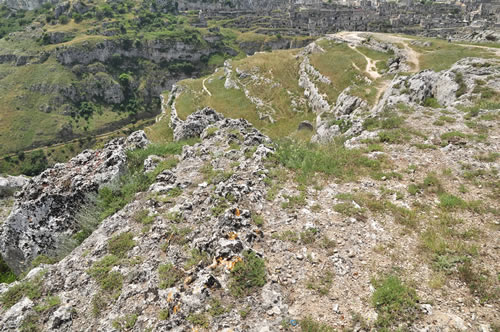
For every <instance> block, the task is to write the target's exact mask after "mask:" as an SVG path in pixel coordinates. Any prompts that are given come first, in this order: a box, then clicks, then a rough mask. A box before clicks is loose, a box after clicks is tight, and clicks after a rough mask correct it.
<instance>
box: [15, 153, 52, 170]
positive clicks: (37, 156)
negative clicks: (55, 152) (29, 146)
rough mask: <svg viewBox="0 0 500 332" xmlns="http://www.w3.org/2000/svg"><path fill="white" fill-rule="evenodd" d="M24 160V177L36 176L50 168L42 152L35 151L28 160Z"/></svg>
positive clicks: (22, 167) (22, 168) (22, 166)
mask: <svg viewBox="0 0 500 332" xmlns="http://www.w3.org/2000/svg"><path fill="white" fill-rule="evenodd" d="M23 156H24V154H23ZM20 160H21V159H20ZM22 160H23V162H22V164H21V173H22V174H24V175H28V176H35V175H38V174H40V173H42V172H43V171H44V170H45V169H46V168H47V167H49V162H48V160H47V157H46V156H45V153H44V152H43V151H42V150H35V151H33V152H32V153H30V154H29V155H28V158H24V157H23V159H22Z"/></svg>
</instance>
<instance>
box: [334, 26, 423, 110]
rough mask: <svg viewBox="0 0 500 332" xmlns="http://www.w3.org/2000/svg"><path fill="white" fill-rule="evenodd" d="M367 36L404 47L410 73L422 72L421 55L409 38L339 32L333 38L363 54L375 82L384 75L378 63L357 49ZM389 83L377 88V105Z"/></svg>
mask: <svg viewBox="0 0 500 332" xmlns="http://www.w3.org/2000/svg"><path fill="white" fill-rule="evenodd" d="M367 35H369V36H374V37H375V38H377V39H378V40H380V41H383V42H386V43H392V44H396V43H397V44H401V45H403V50H404V53H405V55H406V62H407V63H408V65H409V66H410V67H411V69H410V72H413V73H416V72H418V71H420V61H419V56H420V54H419V53H418V52H416V51H415V50H414V49H412V48H411V47H410V46H409V45H408V41H411V39H409V38H405V37H400V36H394V35H388V34H384V33H373V32H357V31H342V32H339V33H337V34H335V35H332V36H334V37H337V38H341V39H343V40H344V41H345V42H347V43H348V46H349V47H350V48H351V49H352V50H354V51H356V52H357V53H359V54H361V55H362V56H363V57H364V58H365V60H366V62H367V64H366V68H365V71H366V72H367V73H368V75H370V77H371V78H372V79H373V80H376V79H378V78H380V77H382V75H380V74H379V73H378V72H377V68H376V64H377V61H374V60H372V59H370V58H369V57H367V56H366V55H365V54H363V53H362V52H360V51H359V50H358V49H357V48H356V45H360V44H361V42H362V41H363V40H365V36H367ZM389 83H390V80H388V79H386V80H383V81H382V82H381V83H380V84H379V86H378V87H377V96H376V98H375V100H376V102H375V103H377V102H378V101H379V100H380V97H381V96H382V95H383V93H384V92H385V90H386V89H387V87H388V86H389Z"/></svg>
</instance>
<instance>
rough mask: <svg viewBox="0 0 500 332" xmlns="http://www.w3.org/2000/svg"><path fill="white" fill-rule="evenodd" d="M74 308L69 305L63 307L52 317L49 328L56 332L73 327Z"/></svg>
mask: <svg viewBox="0 0 500 332" xmlns="http://www.w3.org/2000/svg"><path fill="white" fill-rule="evenodd" d="M73 312H74V310H73V308H72V307H71V306H69V305H65V306H61V307H59V308H57V310H56V311H54V313H53V314H52V317H50V321H49V326H50V328H52V329H54V330H60V329H67V328H69V327H70V326H71V320H72V316H73Z"/></svg>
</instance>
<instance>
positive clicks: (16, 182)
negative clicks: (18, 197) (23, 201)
mask: <svg viewBox="0 0 500 332" xmlns="http://www.w3.org/2000/svg"><path fill="white" fill-rule="evenodd" d="M28 181H29V179H28V178H27V177H25V176H22V175H21V176H7V177H1V176H0V197H5V196H11V195H12V194H13V193H14V192H16V191H17V190H19V189H21V188H22V187H23V186H24V185H25V184H26V183H27V182H28Z"/></svg>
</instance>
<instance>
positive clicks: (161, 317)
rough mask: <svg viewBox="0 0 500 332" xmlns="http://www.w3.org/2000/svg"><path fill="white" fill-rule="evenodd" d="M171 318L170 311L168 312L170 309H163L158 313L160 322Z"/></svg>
mask: <svg viewBox="0 0 500 332" xmlns="http://www.w3.org/2000/svg"><path fill="white" fill-rule="evenodd" d="M169 316H170V311H168V309H162V310H160V312H159V313H158V319H159V320H167V319H168V317H169Z"/></svg>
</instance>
